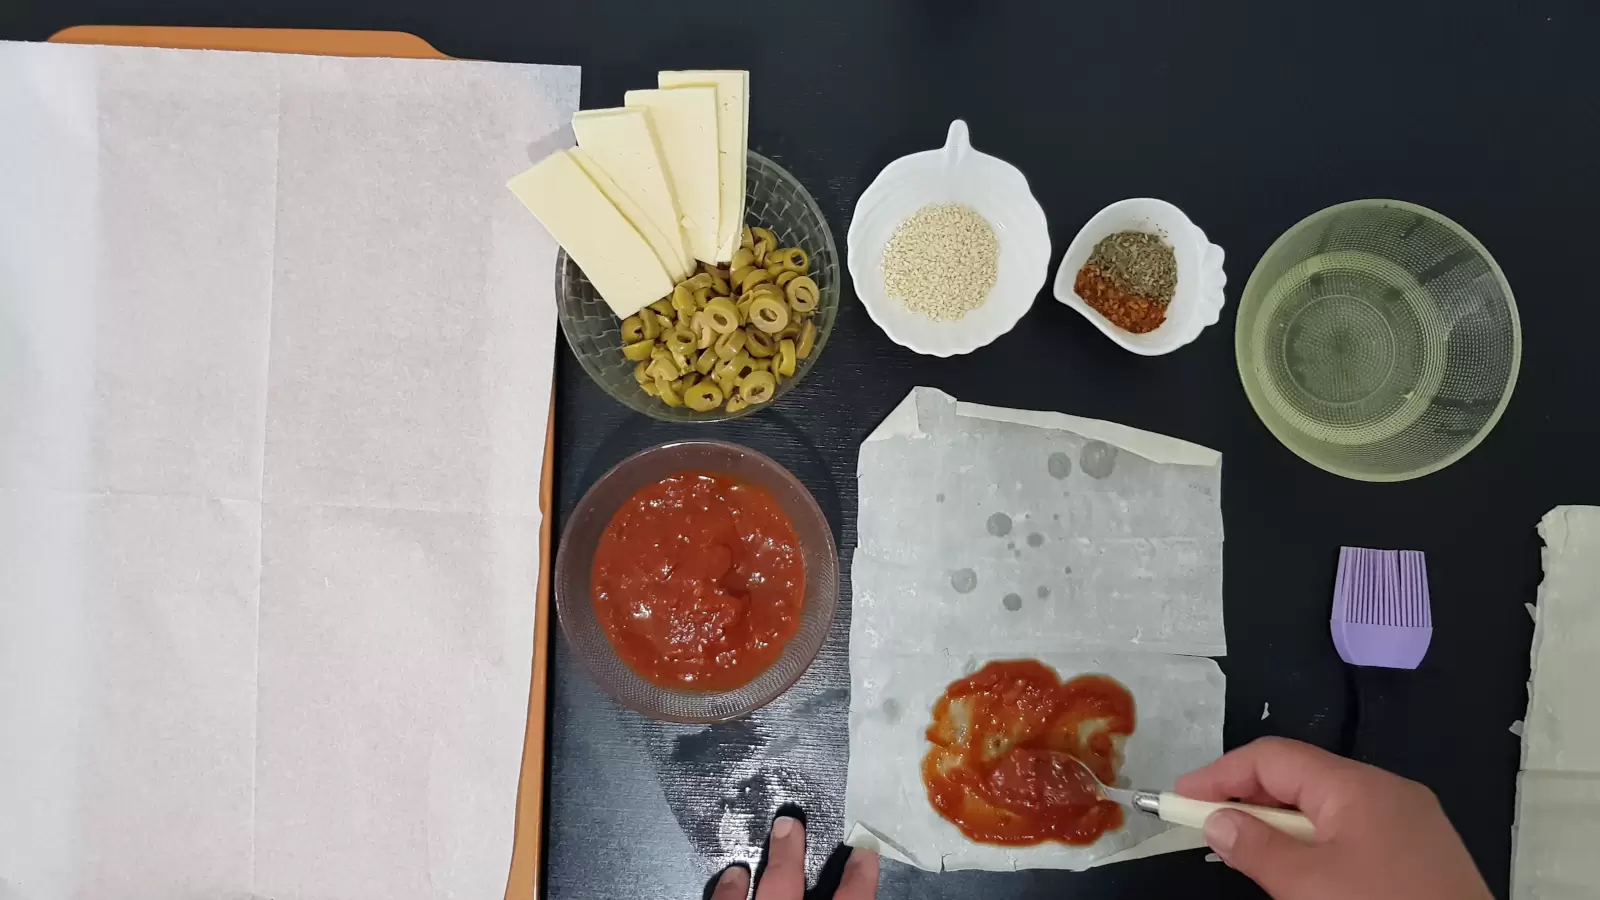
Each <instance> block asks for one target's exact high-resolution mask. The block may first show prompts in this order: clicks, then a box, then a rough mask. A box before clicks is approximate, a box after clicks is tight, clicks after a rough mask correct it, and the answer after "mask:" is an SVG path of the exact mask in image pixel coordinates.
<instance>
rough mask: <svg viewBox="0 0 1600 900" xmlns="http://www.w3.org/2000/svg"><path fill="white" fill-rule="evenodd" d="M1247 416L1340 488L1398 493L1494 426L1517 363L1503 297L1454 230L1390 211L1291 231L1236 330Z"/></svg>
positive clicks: (1422, 214)
mask: <svg viewBox="0 0 1600 900" xmlns="http://www.w3.org/2000/svg"><path fill="white" fill-rule="evenodd" d="M1234 350H1235V354H1236V356H1237V358H1238V362H1239V376H1240V378H1241V379H1242V380H1243V382H1244V391H1245V394H1246V396H1248V397H1249V398H1250V405H1251V406H1253V407H1254V408H1255V411H1256V414H1257V415H1259V416H1260V417H1261V420H1262V421H1263V422H1264V423H1266V426H1267V428H1268V429H1270V430H1271V431H1272V433H1273V434H1274V435H1275V436H1276V437H1277V438H1278V440H1280V441H1282V442H1283V443H1284V445H1285V446H1287V447H1288V448H1289V449H1290V450H1293V451H1294V452H1295V453H1297V454H1299V455H1300V456H1301V457H1302V458H1304V459H1305V460H1306V461H1307V462H1310V463H1312V464H1313V465H1316V466H1320V467H1322V468H1324V469H1327V470H1328V471H1330V472H1333V473H1335V474H1338V475H1343V476H1345V477H1346V478H1355V479H1359V480H1362V481H1404V480H1406V479H1408V478H1417V477H1420V476H1422V475H1426V474H1428V473H1429V472H1436V471H1438V470H1439V469H1442V468H1444V467H1445V466H1448V465H1450V464H1451V463H1453V462H1455V461H1456V460H1458V459H1460V458H1461V457H1463V456H1465V455H1466V454H1467V453H1468V452H1470V451H1471V450H1472V448H1473V447H1476V446H1477V445H1478V443H1479V442H1480V441H1482V440H1483V439H1484V437H1485V436H1486V435H1488V433H1489V431H1490V430H1491V429H1493V428H1494V426H1495V423H1496V422H1498V421H1499V420H1500V414H1501V413H1502V412H1504V411H1505V408H1506V404H1507V403H1508V402H1509V401H1510V399H1511V392H1512V389H1513V388H1514V387H1515V386H1516V383H1517V369H1518V367H1519V366H1520V364H1521V361H1522V328H1521V326H1520V324H1519V323H1518V320H1517V304H1516V301H1515V300H1513V299H1512V296H1511V286H1510V285H1509V284H1507V283H1506V279H1505V275H1503V274H1502V273H1501V271H1500V267H1499V266H1498V265H1496V264H1495V261H1494V257H1492V256H1490V255H1489V251H1488V250H1486V249H1484V246H1483V245H1482V244H1481V243H1479V242H1478V240H1477V239H1476V238H1474V237H1473V236H1472V235H1471V234H1469V233H1468V232H1467V230H1466V229H1464V228H1462V227H1461V226H1460V225H1457V224H1456V223H1455V222H1452V221H1451V220H1449V219H1447V218H1445V217H1444V216H1442V215H1440V214H1438V213H1436V212H1434V211H1433V210H1430V209H1426V208H1424V207H1421V206H1416V205H1415V204H1411V203H1403V202H1401V201H1398V200H1357V201H1354V202H1351V203H1341V204H1339V205H1338V206H1330V207H1328V208H1327V209H1324V210H1322V211H1321V212H1318V213H1314V214H1313V215H1311V216H1309V217H1307V218H1306V219H1304V220H1302V221H1301V222H1299V223H1298V224H1296V225H1295V226H1294V227H1293V228H1290V229H1289V230H1288V231H1287V232H1285V233H1284V235H1283V236H1282V237H1280V238H1278V240H1277V242H1276V243H1274V244H1273V245H1272V246H1271V247H1270V248H1268V250H1267V252H1266V254H1265V255H1264V256H1262V257H1261V261H1260V262H1259V263H1257V264H1256V268H1255V271H1254V272H1253V273H1251V275H1250V281H1249V283H1248V284H1246V285H1245V288H1244V294H1243V296H1242V297H1240V300H1239V317H1238V322H1237V326H1236V329H1235V331H1234Z"/></svg>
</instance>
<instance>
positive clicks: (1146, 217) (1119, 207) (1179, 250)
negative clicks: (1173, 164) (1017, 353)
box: [1055, 197, 1228, 356]
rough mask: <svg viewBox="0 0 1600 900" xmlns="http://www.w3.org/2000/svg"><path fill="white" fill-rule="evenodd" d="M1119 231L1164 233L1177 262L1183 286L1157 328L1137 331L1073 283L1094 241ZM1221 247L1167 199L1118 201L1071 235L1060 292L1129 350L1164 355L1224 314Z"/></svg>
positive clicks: (1059, 272)
mask: <svg viewBox="0 0 1600 900" xmlns="http://www.w3.org/2000/svg"><path fill="white" fill-rule="evenodd" d="M1119 231H1143V232H1148V233H1151V234H1157V235H1160V236H1161V238H1162V240H1164V241H1166V242H1167V244H1168V246H1170V247H1172V253H1173V256H1175V257H1177V261H1178V286H1177V290H1176V292H1175V293H1174V294H1173V297H1172V302H1171V303H1170V304H1168V306H1167V320H1166V321H1165V322H1162V323H1161V326H1160V327H1159V328H1157V329H1156V330H1154V331H1151V332H1147V333H1145V334H1132V333H1129V332H1126V331H1123V330H1122V329H1121V328H1118V327H1117V326H1115V325H1113V324H1111V321H1110V320H1109V319H1107V318H1106V317H1105V316H1102V315H1100V314H1099V313H1098V312H1095V310H1094V309H1093V308H1092V307H1091V306H1089V304H1087V303H1085V302H1084V300H1083V298H1082V297H1079V296H1078V292H1077V291H1074V290H1073V289H1072V284H1073V282H1074V281H1076V280H1077V278H1078V270H1079V269H1081V268H1083V264H1084V263H1086V262H1088V261H1089V254H1090V253H1092V252H1093V251H1094V245H1095V244H1098V243H1100V240H1101V239H1102V238H1105V237H1108V236H1110V235H1113V234H1116V233H1117V232H1119ZM1222 260H1223V253H1222V248H1221V247H1218V246H1217V245H1216V244H1213V243H1211V242H1210V241H1209V240H1207V239H1206V234H1205V232H1203V231H1201V230H1200V229H1199V228H1198V227H1197V226H1196V225H1195V224H1194V223H1193V222H1191V221H1189V217H1188V216H1186V215H1184V214H1183V210H1181V209H1179V208H1177V207H1176V206H1173V205H1172V204H1171V203H1168V202H1166V201H1165V200H1152V199H1150V198H1147V197H1141V198H1135V199H1132V200H1119V201H1117V202H1116V203H1113V204H1111V205H1110V206H1108V207H1106V208H1105V209H1102V210H1100V211H1099V212H1097V213H1095V215H1094V218H1092V219H1090V220H1089V221H1088V223H1087V224H1085V225H1084V226H1083V230H1081V231H1079V232H1078V236H1077V237H1075V238H1073V239H1072V245H1071V246H1070V247H1068V248H1067V255H1066V256H1065V257H1063V258H1062V260H1061V268H1059V269H1057V270H1056V283H1055V296H1056V299H1057V300H1060V301H1061V302H1062V303H1065V304H1066V305H1068V306H1070V307H1072V308H1073V309H1075V310H1077V311H1078V312H1080V313H1083V317H1084V318H1085V319H1088V320H1089V321H1091V322H1093V323H1094V325H1095V327H1096V328H1099V329H1100V330H1101V331H1102V332H1104V333H1105V336H1106V337H1108V338H1111V339H1112V340H1113V341H1116V342H1117V343H1119V344H1121V345H1122V346H1123V347H1124V348H1126V349H1128V350H1131V351H1133V352H1134V353H1138V354H1141V355H1143V356H1160V355H1161V354H1163V353H1171V352H1172V351H1174V350H1176V349H1178V348H1179V347H1182V346H1183V345H1184V344H1187V343H1189V342H1191V341H1193V340H1194V339H1195V338H1197V337H1199V336H1200V332H1201V331H1203V330H1204V329H1205V327H1206V326H1207V325H1213V324H1215V323H1216V321H1217V318H1218V316H1220V315H1221V314H1222V305H1223V303H1224V302H1225V298H1224V296H1223V293H1222V289H1223V287H1224V286H1225V285H1226V284H1227V283H1228V276H1227V274H1226V273H1225V272H1223V271H1222Z"/></svg>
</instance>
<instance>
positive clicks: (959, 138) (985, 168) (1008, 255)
mask: <svg viewBox="0 0 1600 900" xmlns="http://www.w3.org/2000/svg"><path fill="white" fill-rule="evenodd" d="M930 203H961V204H965V205H966V206H969V207H971V208H972V209H973V210H975V211H976V212H977V213H978V214H979V215H981V216H983V217H984V218H985V219H987V220H988V221H989V225H990V226H991V227H992V228H994V236H995V239H996V240H997V241H998V242H999V245H1000V265H999V269H998V271H997V273H996V276H995V283H994V287H993V288H992V289H990V291H989V297H988V299H987V300H986V301H984V304H983V305H982V306H980V307H978V308H977V309H975V310H973V311H972V312H969V313H967V314H966V315H965V316H962V317H961V318H959V319H955V320H953V321H949V322H935V321H934V320H932V319H929V318H928V317H926V316H923V315H921V314H919V313H914V312H912V311H911V310H909V309H906V307H905V304H903V303H901V302H900V301H898V300H896V299H894V298H892V297H890V296H889V294H888V292H887V291H886V290H884V286H883V248H884V245H885V244H887V243H888V242H889V236H890V235H892V234H894V230H895V228H896V227H897V226H899V224H900V223H901V222H903V221H905V219H906V218H907V217H908V216H910V215H911V214H912V213H914V212H916V211H917V210H919V209H921V208H922V207H924V206H927V205H928V204H930ZM846 240H847V243H848V247H847V248H846V251H847V261H848V265H849V267H850V278H851V280H853V281H854V282H855V288H856V296H858V297H860V298H861V303H862V305H863V306H865V307H866V308H867V314H868V315H870V316H872V321H874V322H877V323H878V327H879V328H882V329H883V331H884V333H885V334H887V335H888V336H889V339H890V340H892V341H894V342H895V343H897V344H899V345H900V346H902V347H908V348H910V349H912V350H915V351H917V352H918V353H925V354H928V355H930V356H955V355H958V354H961V353H971V352H972V351H974V350H976V349H978V348H979V347H982V346H984V345H985V344H988V343H990V342H991V341H993V340H994V339H995V338H997V337H999V336H1000V335H1002V334H1005V333H1006V332H1008V331H1010V330H1011V329H1012V328H1013V327H1014V326H1015V325H1016V324H1017V320H1018V319H1021V318H1022V315H1023V313H1026V312H1027V311H1028V308H1029V307H1031V306H1033V300H1034V298H1035V297H1037V296H1038V295H1039V291H1040V289H1042V288H1043V287H1044V283H1045V280H1046V279H1047V278H1049V276H1050V231H1049V227H1048V225H1047V224H1046V222H1045V218H1044V210H1043V209H1042V208H1041V207H1040V206H1039V201H1038V200H1035V199H1034V197H1033V192H1032V191H1030V190H1029V189H1028V179H1027V178H1025V177H1024V176H1023V174H1022V172H1021V171H1019V170H1018V169H1017V167H1016V166H1013V165H1011V164H1010V163H1008V162H1006V161H1005V160H1002V159H997V158H995V157H993V156H990V155H989V154H987V153H979V152H978V151H976V150H974V149H972V143H971V141H970V140H969V138H968V135H967V123H965V122H963V121H961V120H960V119H957V120H955V121H954V122H951V123H950V133H949V137H948V138H947V140H946V141H945V145H944V146H943V147H941V148H940V149H938V150H924V151H922V152H921V153H913V154H911V155H909V156H902V157H900V158H899V159H897V160H895V161H894V162H892V163H890V164H889V165H887V166H885V167H884V168H883V171H882V172H879V173H878V177H877V178H875V179H873V181H872V184H870V185H868V186H867V189H866V191H865V192H864V193H862V195H861V199H860V200H858V201H856V208H855V213H854V214H853V215H852V216H851V217H850V232H849V234H848V235H847V239H846Z"/></svg>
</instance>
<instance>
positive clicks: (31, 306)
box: [0, 43, 578, 900]
mask: <svg viewBox="0 0 1600 900" xmlns="http://www.w3.org/2000/svg"><path fill="white" fill-rule="evenodd" d="M577 100H578V71H577V70H576V69H574V68H566V67H549V66H520V65H500V64H491V63H468V62H446V61H418V60H382V59H338V58H324V57H310V56H280V55H271V54H251V53H222V52H210V51H168V50H149V49H141V48H114V47H79V46H66V45H45V44H16V43H0V121H4V122H5V125H4V127H3V128H0V164H3V166H4V167H5V170H6V171H7V172H8V173H9V175H8V177H7V178H5V179H3V180H0V810H3V812H0V895H3V896H5V897H7V898H10V897H18V898H29V900H31V898H57V897H113V896H114V897H130V898H136V897H161V898H185V897H205V898H215V897H227V896H241V895H251V894H254V895H260V896H271V897H275V898H279V900H289V898H342V897H352V898H354V897H374V896H382V897H387V898H407V897H417V898H421V897H430V898H431V897H437V896H457V897H498V896H501V895H502V894H503V891H504V888H505V878H506V872H507V868H508V865H509V860H510V851H511V838H512V829H513V821H514V805H515V798H516V789H517V778H518V772H519V768H520V762H521V748H522V738H523V733H524V728H525V724H526V716H527V700H528V684H529V678H530V674H531V673H530V661H531V655H532V635H533V624H534V623H533V604H534V591H535V587H536V583H537V577H538V571H539V559H538V530H539V521H540V511H539V506H538V493H539V478H540V470H541V464H542V459H543V452H544V439H545V428H546V420H547V416H548V412H549V399H550V386H551V375H552V363H553V354H554V334H555V309H554V297H553V289H552V287H551V285H552V283H553V271H552V267H553V262H554V257H555V249H556V248H555V245H554V243H553V242H552V241H551V240H550V238H549V237H548V236H547V235H546V234H545V233H544V232H543V230H542V229H540V228H539V226H538V224H537V223H536V222H535V221H534V220H533V218H532V217H531V216H528V215H527V212H526V210H524V209H522V208H521V206H520V204H518V203H517V201H516V200H515V198H513V197H511V196H510V195H509V194H508V193H507V192H506V191H505V189H504V182H505V179H506V178H507V177H508V176H509V175H510V174H514V173H516V172H518V171H521V170H522V169H524V168H526V167H527V165H528V163H529V161H530V153H531V152H532V151H530V147H531V146H536V145H538V144H539V143H540V142H541V141H543V140H546V139H547V138H548V137H549V136H550V135H552V134H554V133H557V132H558V131H559V130H560V129H561V128H562V127H563V126H564V125H565V123H566V121H567V120H568V119H569V117H570V115H571V113H572V112H573V110H575V109H576V107H577Z"/></svg>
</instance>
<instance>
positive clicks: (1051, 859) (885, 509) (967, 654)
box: [846, 388, 1226, 869]
mask: <svg viewBox="0 0 1600 900" xmlns="http://www.w3.org/2000/svg"><path fill="white" fill-rule="evenodd" d="M858 474H859V476H860V497H861V500H860V511H859V518H858V522H859V524H858V530H859V535H860V537H859V544H858V547H857V550H856V552H855V555H854V557H853V560H852V569H851V583H852V588H853V610H852V620H851V635H850V666H851V683H852V694H851V754H850V771H849V787H848V790H847V795H846V805H847V814H846V818H847V821H849V822H850V823H852V825H851V829H850V834H849V836H848V838H847V842H848V843H851V844H852V845H856V846H876V847H878V848H879V849H881V850H882V852H884V853H885V854H886V855H889V856H890V857H891V858H897V859H900V860H902V861H906V862H910V863H911V864H913V865H918V866H922V867H924V868H931V869H939V868H946V869H950V868H990V869H1011V868H1025V867H1034V866H1049V867H1056V868H1073V869H1081V868H1085V867H1087V866H1090V865H1098V864H1106V863H1111V862H1121V861H1124V860H1128V859H1136V858H1139V857H1141V856H1147V855H1151V854H1154V853H1163V852H1170V851H1173V850H1181V849H1189V848H1192V847H1198V846H1202V841H1201V840H1200V837H1199V834H1198V833H1197V832H1194V831H1192V830H1184V829H1173V830H1170V831H1169V830H1164V828H1165V826H1163V825H1161V824H1160V823H1159V822H1154V821H1136V820H1135V819H1136V817H1132V816H1130V822H1129V826H1128V830H1125V831H1123V832H1118V833H1117V834H1115V835H1112V836H1108V837H1107V838H1106V839H1103V840H1102V841H1100V842H1098V843H1097V844H1095V845H1094V846H1092V847H1089V848H1067V847H1063V846H1061V845H1050V846H1047V847H1040V848H1031V849H1026V850H1018V849H1010V850H997V849H996V848H993V847H982V846H978V845H975V844H972V843H971V842H968V841H966V840H964V839H963V838H962V837H961V836H960V834H959V832H958V831H957V830H956V829H955V828H954V826H952V825H950V824H949V823H947V822H945V821H944V820H943V819H941V818H939V817H938V815H937V814H936V813H935V812H934V811H933V809H932V807H931V806H930V805H929V804H928V801H927V797H926V794H925V792H924V791H923V788H922V784H921V780H920V773H919V771H918V764H919V763H920V761H921V758H922V756H923V755H924V754H925V753H926V750H927V743H926V741H925V739H924V737H923V733H924V731H925V729H926V727H927V724H928V720H929V716H930V715H931V708H932V702H933V699H934V698H936V697H937V696H938V695H939V694H940V693H941V692H942V691H943V689H944V687H945V686H946V685H948V684H949V682H950V681H952V680H954V679H955V678H958V677H960V676H961V675H962V674H963V673H964V671H965V666H967V665H968V664H973V663H975V662H976V661H977V660H980V659H982V660H987V659H1007V658H1019V657H1037V658H1041V659H1045V660H1046V661H1050V660H1052V659H1054V658H1058V657H1060V656H1061V655H1062V654H1072V653H1076V654H1078V655H1076V656H1072V657H1071V660H1072V661H1071V662H1070V665H1079V666H1091V667H1090V668H1085V669H1078V670H1074V671H1067V670H1063V671H1062V674H1063V675H1064V676H1067V677H1070V676H1071V675H1073V674H1079V673H1081V672H1083V671H1096V670H1095V669H1094V668H1092V665H1091V662H1090V661H1089V660H1090V659H1091V658H1092V659H1101V658H1102V657H1103V659H1104V660H1105V664H1106V665H1108V666H1109V665H1112V664H1115V665H1116V666H1117V667H1118V669H1119V671H1125V672H1126V673H1128V677H1129V678H1134V679H1137V680H1140V681H1141V683H1144V684H1147V685H1149V691H1148V692H1149V693H1152V694H1154V696H1150V697H1146V696H1145V695H1144V694H1143V693H1141V692H1140V691H1138V690H1136V691H1135V698H1136V702H1137V703H1138V708H1139V730H1138V731H1137V732H1136V733H1135V735H1134V736H1133V737H1131V738H1130V739H1129V742H1128V747H1129V748H1130V764H1129V768H1128V769H1127V770H1125V772H1126V773H1127V774H1128V776H1129V777H1130V778H1132V779H1134V780H1135V781H1139V782H1140V785H1139V786H1141V787H1151V788H1163V787H1168V786H1170V784H1171V781H1172V779H1173V778H1175V777H1176V776H1177V775H1178V774H1181V773H1182V772H1184V771H1188V770H1189V769H1191V768H1195V767H1197V766H1199V765H1203V764H1205V763H1207V762H1210V761H1211V760H1212V759H1214V758H1216V756H1217V755H1219V754H1220V753H1221V750H1222V720H1223V707H1222V698H1223V690H1222V678H1221V674H1220V672H1218V670H1217V668H1216V666H1215V664H1214V663H1212V662H1211V661H1210V660H1207V659H1199V658H1196V657H1200V656H1220V655H1223V654H1224V653H1225V652H1226V640H1225V637H1224V632H1223V623H1222V539H1223V533H1222V514H1221V455H1220V454H1218V453H1217V452H1216V451H1214V450H1210V449H1208V448H1205V447H1201V446H1199V445H1196V444H1191V443H1189V442H1186V441H1181V440H1178V439H1175V438H1170V437H1167V436H1164V435H1157V434H1151V433H1149V432H1144V431H1139V430H1137V429H1132V428H1128V427H1126V426H1122V425H1117V424H1115V423H1109V422H1101V421H1098V420H1093V419H1083V418H1079V417H1075V416H1066V415H1062V414H1059V413H1048V412H1030V411H1023V410H1004V409H997V408H994V407H984V406H978V405H976V404H966V403H961V402H959V401H957V400H955V399H954V398H952V397H950V396H949V395H947V394H944V393H942V392H940V391H937V390H933V389H930V388H917V389H916V390H915V391H913V392H912V393H911V394H910V395H909V396H907V398H906V399H905V401H904V402H902V403H901V404H900V406H899V407H897V408H896V409H895V411H894V412H893V413H891V414H890V415H889V416H888V417H887V418H886V419H885V420H884V422H883V424H882V425H881V426H880V427H879V428H878V429H877V430H875V431H874V432H873V433H872V435H871V436H870V437H868V438H867V440H866V441H865V442H864V443H863V444H862V446H861V459H860V463H859V468H858ZM1082 654H1090V655H1091V656H1090V657H1085V656H1083V655H1082ZM904 672H918V673H921V676H922V677H923V678H924V679H930V680H929V681H928V683H926V684H923V683H921V682H920V681H916V680H914V679H910V678H905V677H900V675H899V674H898V673H904ZM1119 677H1121V676H1119ZM1168 681H1170V682H1171V684H1170V686H1168V687H1165V688H1163V687H1162V685H1163V684H1165V683H1166V682H1168ZM1125 683H1129V682H1125ZM886 685H888V687H886ZM1130 686H1131V683H1130ZM895 692H903V693H898V694H897V693H895ZM885 704H888V707H889V709H890V710H892V711H894V712H895V713H898V715H899V718H898V720H897V721H896V722H894V723H890V722H889V721H888V719H889V718H890V716H889V715H886V714H885V713H884V712H883V708H884V706H885ZM889 732H893V734H892V735H891V734H890V733H889ZM1144 742H1149V743H1151V744H1152V745H1155V746H1152V747H1148V748H1143V749H1139V748H1138V745H1140V744H1141V743H1144ZM884 747H895V748H897V749H896V750H895V751H894V752H893V753H889V752H886V751H884V750H882V749H880V748H884ZM1135 750H1137V752H1138V754H1139V755H1137V756H1135V755H1134V751H1135ZM1134 760H1138V762H1137V763H1135V762H1134ZM1150 779H1153V780H1150ZM896 835H899V836H900V839H897V838H896Z"/></svg>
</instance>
